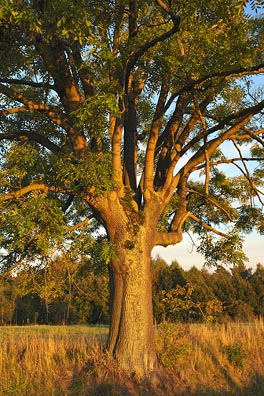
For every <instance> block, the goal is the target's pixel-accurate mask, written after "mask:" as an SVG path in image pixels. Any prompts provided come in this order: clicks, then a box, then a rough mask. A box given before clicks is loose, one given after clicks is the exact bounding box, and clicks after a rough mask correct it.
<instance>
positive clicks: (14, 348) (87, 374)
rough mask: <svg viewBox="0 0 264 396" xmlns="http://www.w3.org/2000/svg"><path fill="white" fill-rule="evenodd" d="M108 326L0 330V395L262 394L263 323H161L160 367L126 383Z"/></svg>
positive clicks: (8, 328)
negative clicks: (108, 348)
mask: <svg viewBox="0 0 264 396" xmlns="http://www.w3.org/2000/svg"><path fill="white" fill-rule="evenodd" d="M107 332H108V329H107V327H103V326H100V327H88V326H52V327H51V326H32V327H30V326H27V327H0V340H1V343H0V396H18V395H19V396H24V395H25V396H125V395H127V396H179V395H184V396H191V395H193V396H194V395H200V396H202V395H203V396H224V395H228V396H237V395H239V396H263V395H264V342H263V341H264V323H263V320H256V321H255V322H254V323H250V324H238V323H237V324H236V323H230V324H227V325H207V324H174V325H172V324H168V323H165V324H162V325H160V326H159V327H158V328H157V336H156V342H157V351H158V356H159V360H160V362H161V363H162V365H163V366H164V367H165V368H164V370H162V375H161V376H160V377H159V378H158V377H155V380H154V379H153V381H152V382H151V383H146V382H141V381H140V380H138V379H137V378H132V379H131V378H128V376H126V374H125V373H123V372H122V371H121V370H120V369H119V368H118V367H117V365H116V363H115V361H113V359H112V358H111V357H110V356H108V355H107V352H105V350H104V349H105V341H106V337H107Z"/></svg>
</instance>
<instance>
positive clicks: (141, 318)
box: [0, 0, 264, 375]
mask: <svg viewBox="0 0 264 396" xmlns="http://www.w3.org/2000/svg"><path fill="white" fill-rule="evenodd" d="M246 3H247V2H246V1H239V0H228V1H226V0H224V1H210V2H208V1H205V0H199V1H198V0H195V1H192V2H190V1H186V0H180V1H175V2H172V1H165V0H164V1H163V0H156V1H153V0H148V1H141V0H129V1H123V0H122V1H120V0H111V1H105V0H92V1H89V2H86V1H85V0H80V1H79V2H70V1H67V0H62V1H60V2H53V1H50V0H42V1H41V0H16V1H15V0H14V1H13V2H9V1H7V0H1V6H2V7H1V14H0V18H1V22H0V32H1V39H0V40H1V42H0V49H1V77H0V95H1V110H0V128H1V133H0V141H1V176H0V181H1V187H0V189H1V198H0V203H1V215H0V216H1V239H2V247H3V248H5V251H4V254H5V257H3V260H4V262H5V264H3V270H4V269H5V268H8V265H9V270H10V268H13V267H12V266H14V265H16V263H25V260H28V262H30V261H31V262H32V259H33V258H34V259H35V260H37V259H36V257H37V256H36V255H38V257H40V259H41V257H43V256H46V257H47V256H49V255H52V254H53V252H54V251H55V250H57V251H59V250H60V247H61V246H62V245H64V246H63V248H64V249H66V250H67V249H68V250H70V249H76V250H77V249H80V250H83V252H85V254H87V255H88V256H89V257H93V256H94V254H93V252H94V250H96V251H97V252H99V251H100V254H101V258H105V261H106V264H109V278H110V284H111V287H110V291H111V298H110V304H111V311H110V312H111V326H110V332H109V342H108V344H109V345H108V346H109V351H110V353H112V354H113V355H114V356H115V357H116V359H117V360H118V362H119V363H120V365H121V366H122V367H123V368H125V369H126V370H127V371H129V372H131V373H132V372H136V373H137V374H139V375H145V374H148V373H149V372H151V371H152V370H154V369H155V367H156V365H157V361H156V354H155V347H154V337H153V316H152V298H151V260H150V256H151V250H152V248H153V247H154V246H155V245H163V246H168V245H170V244H177V243H179V242H181V240H182V233H183V232H186V231H193V232H197V233H198V234H199V236H200V239H201V247H200V250H201V251H202V252H204V253H205V255H206V257H207V258H208V257H209V255H210V256H211V257H212V260H213V261H212V263H216V262H218V261H219V260H220V261H221V260H223V261H232V260H235V261H242V260H243V258H244V256H243V255H242V253H241V239H240V237H239V236H238V233H239V232H240V231H243V230H244V229H245V228H246V229H247V230H248V231H250V230H251V229H252V228H253V227H256V228H257V229H258V230H259V231H263V213H262V200H261V199H262V198H261V195H262V191H261V189H260V186H261V183H262V176H263V167H261V166H260V165H258V164H259V163H260V161H261V160H263V135H262V134H263V129H262V127H261V120H260V117H261V111H262V110H263V108H264V101H263V100H261V92H258V91H257V90H256V89H255V91H254V90H253V87H252V84H251V76H254V75H258V74H260V73H263V71H264V63H263V59H262V48H263V35H262V32H263V26H262V20H261V18H253V17H248V16H247V15H246V14H245V11H244V6H245V4H246ZM244 146H245V147H246V148H248V150H246V151H245V150H244V149H243V148H244ZM228 147H231V148H232V150H231V151H230V150H229V149H228V150H227V148H228ZM245 153H246V154H245ZM251 163H252V164H253V165H255V170H252V172H251V171H250V170H251V169H252V168H251V167H249V166H248V165H247V164H251ZM225 166H226V167H227V168H228V170H229V169H231V168H232V167H234V168H235V169H236V170H238V171H239V172H240V175H235V176H234V177H228V176H226V175H225V173H224V169H225ZM97 225H101V228H99V230H100V232H98V231H96V226H97ZM225 225H226V226H227V231H224V226H225ZM103 230H104V231H103ZM103 232H105V237H106V239H107V241H108V242H105V241H103ZM212 235H216V238H217V239H216V240H215V239H214V238H213V236H212ZM110 259H111V260H110ZM208 260H209V259H208Z"/></svg>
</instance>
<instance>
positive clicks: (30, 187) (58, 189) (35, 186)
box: [0, 183, 73, 202]
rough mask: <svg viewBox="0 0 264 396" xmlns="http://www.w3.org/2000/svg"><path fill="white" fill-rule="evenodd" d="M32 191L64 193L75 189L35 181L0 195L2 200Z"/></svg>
mask: <svg viewBox="0 0 264 396" xmlns="http://www.w3.org/2000/svg"><path fill="white" fill-rule="evenodd" d="M31 191H43V193H47V192H48V191H53V192H57V193H63V194H72V193H73V191H72V190H69V189H66V188H62V187H55V186H47V185H46V184H41V183H34V184H30V185H28V186H26V187H23V188H21V189H19V190H17V191H14V192H10V193H6V194H1V195H0V202H1V201H8V200H10V199H18V198H20V197H22V196H24V195H26V194H28V193H30V192H31Z"/></svg>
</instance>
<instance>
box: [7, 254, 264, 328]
mask: <svg viewBox="0 0 264 396" xmlns="http://www.w3.org/2000/svg"><path fill="white" fill-rule="evenodd" d="M152 283H153V304H154V317H155V320H156V323H160V322H161V321H164V320H168V321H176V320H180V321H184V322H189V321H192V322H193V321H209V322H211V321H217V322H225V321H229V320H237V321H249V320H252V319H253V318H254V317H256V316H264V267H263V266H262V265H261V264H258V265H257V266H256V269H255V270H254V271H253V270H252V269H251V268H247V267H246V266H245V265H244V264H240V265H235V266H233V267H232V268H230V269H226V268H225V267H223V266H219V267H217V268H216V269H214V271H209V270H208V269H206V268H202V269H198V268H196V267H192V268H191V269H189V270H186V271H185V270H184V269H183V268H182V267H181V266H180V265H179V264H178V263H177V262H176V261H173V262H172V263H171V265H168V264H167V263H166V261H165V260H163V259H162V258H160V257H159V256H157V257H156V258H154V259H152ZM47 323H49V324H77V323H78V324H86V323H89V324H96V323H104V324H106V323H109V285H108V277H107V266H105V265H103V264H102V263H99V264H98V263H97V264H96V265H94V262H90V261H89V260H88V261H87V260H83V259H82V260H78V259H75V260H72V259H69V258H68V257H67V256H60V257H57V258H56V259H55V260H52V261H51V260H50V261H49V260H46V262H44V263H42V264H41V265H40V266H37V265H36V266H35V267H30V268H27V269H23V270H20V271H19V272H18V273H16V274H15V275H14V274H13V276H11V277H9V278H2V279H1V283H0V324H1V325H7V324H18V325H22V324H47Z"/></svg>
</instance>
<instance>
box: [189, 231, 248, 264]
mask: <svg viewBox="0 0 264 396" xmlns="http://www.w3.org/2000/svg"><path fill="white" fill-rule="evenodd" d="M242 242H243V240H242V238H241V237H240V236H238V235H237V234H235V233H233V234H232V233H230V236H229V237H228V238H226V237H222V238H220V239H217V238H214V239H213V237H211V236H210V235H205V236H203V237H201V244H200V245H199V247H198V249H197V251H198V252H200V253H201V254H203V255H204V257H205V263H206V265H208V266H217V265H218V264H222V265H230V264H239V263H243V262H244V261H247V257H246V256H245V254H244V253H243V250H242V246H243V243H242Z"/></svg>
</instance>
